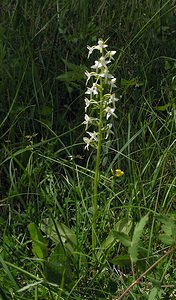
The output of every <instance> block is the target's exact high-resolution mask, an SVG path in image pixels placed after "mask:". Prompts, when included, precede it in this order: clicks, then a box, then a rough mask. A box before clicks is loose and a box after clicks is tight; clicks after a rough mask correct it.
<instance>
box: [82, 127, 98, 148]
mask: <svg viewBox="0 0 176 300" xmlns="http://www.w3.org/2000/svg"><path fill="white" fill-rule="evenodd" d="M87 133H88V134H89V135H90V138H88V137H83V141H84V142H85V143H86V146H85V147H84V149H87V150H89V146H90V144H91V142H92V141H95V142H97V141H98V138H97V135H98V133H97V132H95V131H94V132H89V131H87Z"/></svg>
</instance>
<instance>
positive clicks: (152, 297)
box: [148, 287, 158, 300]
mask: <svg viewBox="0 0 176 300" xmlns="http://www.w3.org/2000/svg"><path fill="white" fill-rule="evenodd" d="M157 294H158V289H157V288H156V287H154V288H153V289H152V290H151V292H150V294H149V298H148V300H156V299H157V298H156V296H157Z"/></svg>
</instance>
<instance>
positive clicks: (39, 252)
mask: <svg viewBox="0 0 176 300" xmlns="http://www.w3.org/2000/svg"><path fill="white" fill-rule="evenodd" d="M28 230H29V233H30V237H31V240H32V251H33V253H34V255H35V256H36V257H38V258H41V259H46V258H47V256H48V242H47V239H46V238H44V237H43V236H42V234H41V232H40V230H39V228H38V227H37V226H36V225H35V224H34V223H30V224H29V225H28Z"/></svg>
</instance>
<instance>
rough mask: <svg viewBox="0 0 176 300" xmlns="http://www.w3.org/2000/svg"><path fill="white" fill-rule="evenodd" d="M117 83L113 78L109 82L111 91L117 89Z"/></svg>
mask: <svg viewBox="0 0 176 300" xmlns="http://www.w3.org/2000/svg"><path fill="white" fill-rule="evenodd" d="M115 82H116V78H112V79H111V80H110V81H108V84H109V85H110V86H111V90H112V88H113V87H117V86H116V85H115Z"/></svg>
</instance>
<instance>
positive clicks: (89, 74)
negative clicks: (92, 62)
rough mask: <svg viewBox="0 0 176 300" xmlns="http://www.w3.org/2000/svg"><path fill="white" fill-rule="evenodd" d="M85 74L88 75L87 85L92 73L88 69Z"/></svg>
mask: <svg viewBox="0 0 176 300" xmlns="http://www.w3.org/2000/svg"><path fill="white" fill-rule="evenodd" d="M84 74H85V75H86V76H87V80H86V85H87V83H88V81H89V80H90V78H91V76H92V74H91V73H89V72H88V71H86V72H85V73H84Z"/></svg>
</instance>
